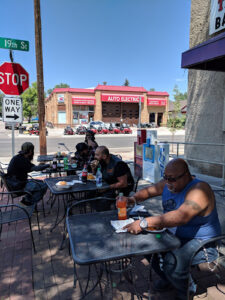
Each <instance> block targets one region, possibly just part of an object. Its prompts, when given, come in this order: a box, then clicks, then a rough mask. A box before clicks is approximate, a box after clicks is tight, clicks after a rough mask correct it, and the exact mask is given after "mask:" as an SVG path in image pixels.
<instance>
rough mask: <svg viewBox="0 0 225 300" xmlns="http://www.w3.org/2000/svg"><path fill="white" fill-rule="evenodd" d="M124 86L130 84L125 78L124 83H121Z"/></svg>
mask: <svg viewBox="0 0 225 300" xmlns="http://www.w3.org/2000/svg"><path fill="white" fill-rule="evenodd" d="M123 85H124V86H129V85H130V82H129V80H128V79H127V78H126V79H125V82H124V84H123Z"/></svg>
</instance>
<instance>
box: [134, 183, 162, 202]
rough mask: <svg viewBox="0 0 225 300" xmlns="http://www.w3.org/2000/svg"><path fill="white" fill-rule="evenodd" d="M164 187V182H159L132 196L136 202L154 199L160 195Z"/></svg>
mask: <svg viewBox="0 0 225 300" xmlns="http://www.w3.org/2000/svg"><path fill="white" fill-rule="evenodd" d="M164 186H165V180H161V181H159V182H158V183H156V184H154V185H151V186H149V187H147V188H145V189H142V190H140V191H138V192H137V193H136V194H134V195H133V198H134V199H135V201H136V202H141V201H144V200H146V199H148V198H151V197H156V196H160V195H162V192H163V189H164Z"/></svg>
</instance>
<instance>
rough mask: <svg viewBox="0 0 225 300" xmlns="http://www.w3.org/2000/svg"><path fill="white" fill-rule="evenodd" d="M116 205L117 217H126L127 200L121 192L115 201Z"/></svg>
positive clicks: (120, 218)
mask: <svg viewBox="0 0 225 300" xmlns="http://www.w3.org/2000/svg"><path fill="white" fill-rule="evenodd" d="M116 207H117V209H118V219H119V220H126V219H127V202H126V200H123V193H119V199H118V200H117V202H116Z"/></svg>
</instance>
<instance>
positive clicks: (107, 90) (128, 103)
mask: <svg viewBox="0 0 225 300" xmlns="http://www.w3.org/2000/svg"><path fill="white" fill-rule="evenodd" d="M168 97H169V94H168V93H167V92H156V91H147V90H146V89H144V88H143V87H131V86H109V85H98V86H97V87H96V88H94V89H79V88H57V89H54V90H53V92H52V93H51V95H50V96H49V97H48V98H47V99H46V101H45V108H46V121H48V122H52V123H53V125H54V126H55V127H65V126H66V125H70V126H74V125H79V124H86V123H88V122H89V121H90V120H95V121H97V120H101V121H103V122H121V121H122V122H125V123H129V124H130V125H133V124H138V117H139V101H140V100H141V123H150V122H155V123H156V124H158V125H159V126H160V125H162V124H166V123H167V112H168Z"/></svg>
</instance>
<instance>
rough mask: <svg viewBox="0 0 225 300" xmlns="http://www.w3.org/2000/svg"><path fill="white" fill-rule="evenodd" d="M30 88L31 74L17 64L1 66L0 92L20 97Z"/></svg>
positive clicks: (6, 63)
mask: <svg viewBox="0 0 225 300" xmlns="http://www.w3.org/2000/svg"><path fill="white" fill-rule="evenodd" d="M28 87H29V74H28V73H27V71H26V70H25V69H24V68H23V67H22V66H21V65H20V64H17V63H9V62H5V63H3V64H2V65H1V66H0V90H2V92H3V93H4V94H6V95H17V96H18V95H20V94H22V93H23V92H24V91H25V90H26V89H27V88H28Z"/></svg>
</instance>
